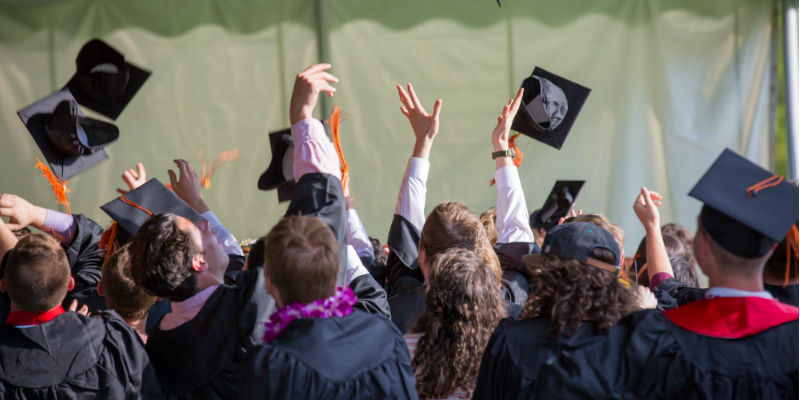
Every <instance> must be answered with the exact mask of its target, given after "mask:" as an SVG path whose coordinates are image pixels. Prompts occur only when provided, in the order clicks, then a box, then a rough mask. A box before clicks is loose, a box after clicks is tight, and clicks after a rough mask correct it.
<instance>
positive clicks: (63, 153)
mask: <svg viewBox="0 0 800 400" xmlns="http://www.w3.org/2000/svg"><path fill="white" fill-rule="evenodd" d="M17 115H19V118H20V119H21V120H22V123H23V124H25V127H26V128H27V129H28V132H30V134H31V136H33V140H34V141H35V142H36V145H37V146H39V149H40V150H41V151H42V155H44V158H45V159H47V162H48V163H49V164H50V170H51V171H53V173H54V174H56V176H58V177H59V179H62V180H66V179H70V178H72V177H73V176H75V175H77V174H79V173H80V172H83V171H85V170H86V169H88V168H90V167H92V166H93V165H95V164H97V163H99V162H100V161H103V160H105V159H107V158H108V155H107V154H106V152H105V150H103V147H104V146H105V145H107V144H108V143H110V142H112V141H114V140H116V139H117V138H118V137H119V129H118V128H117V127H116V126H114V124H110V123H108V122H103V121H99V120H96V119H92V118H88V117H86V116H84V115H83V113H82V112H81V110H80V108H79V107H78V103H76V102H75V99H74V98H73V97H72V95H71V94H70V92H69V91H66V90H60V91H57V92H55V93H53V94H51V95H49V96H47V97H45V98H43V99H41V100H39V101H37V102H36V103H33V104H31V105H29V106H27V107H25V108H23V109H21V110H19V111H17Z"/></svg>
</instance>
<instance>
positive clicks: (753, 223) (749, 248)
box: [689, 149, 798, 259]
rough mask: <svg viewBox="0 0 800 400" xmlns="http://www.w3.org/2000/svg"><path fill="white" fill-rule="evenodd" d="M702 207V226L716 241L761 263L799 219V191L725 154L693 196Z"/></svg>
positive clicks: (736, 156)
mask: <svg viewBox="0 0 800 400" xmlns="http://www.w3.org/2000/svg"><path fill="white" fill-rule="evenodd" d="M689 196H692V197H694V198H696V199H698V200H700V201H702V202H703V204H704V205H703V208H702V209H701V211H700V223H701V224H702V226H703V228H704V229H705V231H706V232H708V234H709V235H710V236H711V238H712V239H713V240H714V241H715V242H717V243H718V244H719V245H720V246H722V247H723V248H724V249H726V250H727V251H729V252H731V253H733V254H735V255H737V256H739V257H742V258H748V259H753V258H758V257H761V256H763V255H765V254H767V253H768V252H769V251H770V250H771V249H772V246H773V245H774V244H775V243H777V242H780V241H781V240H782V239H783V237H784V236H785V235H786V233H787V232H788V231H789V229H791V227H792V224H794V223H795V222H796V221H797V219H798V188H797V185H796V184H793V183H791V182H788V181H786V180H785V179H783V177H781V176H780V175H775V174H774V173H772V172H769V171H767V170H765V169H764V168H761V167H760V166H758V165H757V164H755V163H753V162H751V161H749V160H748V159H746V158H744V157H742V156H740V155H738V154H736V153H735V152H733V151H732V150H730V149H725V150H724V151H723V152H722V154H720V155H719V157H717V159H716V161H714V163H713V164H712V165H711V167H710V168H709V169H708V171H706V173H705V174H704V175H703V177H702V178H700V181H698V182H697V184H696V185H695V186H694V188H692V190H691V192H689Z"/></svg>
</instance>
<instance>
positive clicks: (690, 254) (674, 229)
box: [661, 223, 695, 263]
mask: <svg viewBox="0 0 800 400" xmlns="http://www.w3.org/2000/svg"><path fill="white" fill-rule="evenodd" d="M661 234H662V235H671V236H673V237H675V238H676V239H678V240H679V241H680V242H681V244H683V247H682V249H683V252H682V253H681V255H682V256H683V257H684V258H686V259H687V260H689V262H691V263H694V262H695V261H694V245H693V244H692V241H693V240H694V232H692V230H691V229H689V228H687V227H685V226H683V225H679V224H675V223H669V224H666V225H664V226H662V227H661Z"/></svg>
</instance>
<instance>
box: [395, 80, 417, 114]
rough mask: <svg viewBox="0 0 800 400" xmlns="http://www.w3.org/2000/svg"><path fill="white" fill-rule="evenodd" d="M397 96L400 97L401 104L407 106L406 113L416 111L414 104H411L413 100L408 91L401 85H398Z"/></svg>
mask: <svg viewBox="0 0 800 400" xmlns="http://www.w3.org/2000/svg"><path fill="white" fill-rule="evenodd" d="M397 94H399V95H400V102H402V103H403V106H405V108H406V111H407V110H413V109H414V104H413V103H411V99H410V98H409V97H408V95H407V94H406V91H405V90H403V87H402V86H400V85H397Z"/></svg>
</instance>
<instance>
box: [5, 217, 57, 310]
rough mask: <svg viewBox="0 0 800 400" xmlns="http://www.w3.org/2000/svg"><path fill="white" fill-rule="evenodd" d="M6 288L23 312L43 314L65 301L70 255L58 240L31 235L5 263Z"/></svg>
mask: <svg viewBox="0 0 800 400" xmlns="http://www.w3.org/2000/svg"><path fill="white" fill-rule="evenodd" d="M5 280H6V287H7V288H8V296H9V297H10V298H11V301H12V302H13V303H14V304H16V305H17V306H18V307H19V308H20V309H22V310H23V311H30V312H44V311H47V310H50V309H52V308H54V307H56V306H58V305H59V304H61V302H62V301H63V300H64V297H65V296H66V295H67V291H68V288H69V280H70V267H69V261H68V260H67V255H66V253H64V249H63V248H61V244H60V243H58V241H57V240H56V239H54V238H53V237H51V236H49V235H45V234H43V233H32V234H30V235H27V236H25V237H23V238H22V239H20V241H19V242H18V243H17V245H16V246H15V247H14V248H13V249H12V250H11V252H10V253H9V255H8V260H7V261H6V271H5Z"/></svg>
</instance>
